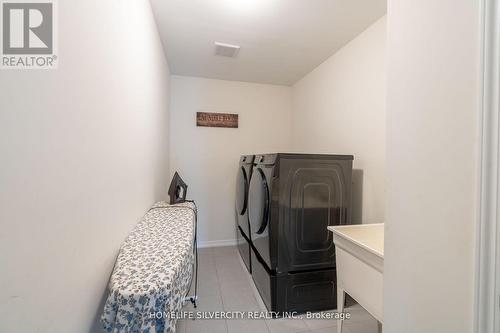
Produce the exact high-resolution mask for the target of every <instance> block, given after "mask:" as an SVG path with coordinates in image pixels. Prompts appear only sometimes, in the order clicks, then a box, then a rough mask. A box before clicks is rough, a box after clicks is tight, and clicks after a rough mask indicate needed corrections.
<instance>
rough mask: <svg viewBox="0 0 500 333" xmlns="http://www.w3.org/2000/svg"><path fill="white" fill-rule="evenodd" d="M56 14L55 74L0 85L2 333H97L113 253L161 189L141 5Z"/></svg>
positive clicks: (162, 140)
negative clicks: (57, 21) (57, 26)
mask: <svg viewBox="0 0 500 333" xmlns="http://www.w3.org/2000/svg"><path fill="white" fill-rule="evenodd" d="M58 4H59V18H58V19H59V68H58V69H57V70H49V71H17V70H12V71H7V70H5V71H1V73H0V91H1V95H2V98H0V159H1V162H0V184H1V186H0V332H40V333H44V332H47V333H57V332H61V333H67V332H89V331H94V330H95V331H98V327H99V325H98V323H97V322H96V321H95V320H96V319H98V317H99V315H100V313H101V311H102V303H101V302H102V299H103V297H104V295H105V292H106V287H107V282H108V278H109V275H110V274H111V270H112V268H113V264H114V261H115V256H116V255H117V252H118V249H119V246H120V244H121V243H122V241H123V240H124V238H125V237H126V235H127V233H128V232H129V231H130V230H131V228H132V227H133V226H134V225H135V223H137V221H138V219H139V218H140V217H141V216H142V215H143V214H144V212H145V210H146V209H147V208H148V207H149V206H150V205H151V204H152V203H153V202H154V201H155V200H158V199H161V198H164V197H166V188H167V186H168V182H169V174H168V113H167V111H168V109H167V108H168V100H167V99H168V98H167V96H168V67H167V64H166V61H165V58H164V55H163V51H162V48H161V43H160V41H159V38H158V36H157V30H156V27H155V24H154V20H153V16H152V13H151V9H150V5H149V2H148V1H146V0H142V1H132V0H127V1H123V0H121V1H119V0H110V1H100V0H85V1H59V2H58Z"/></svg>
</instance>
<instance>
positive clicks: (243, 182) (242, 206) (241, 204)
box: [236, 167, 248, 215]
mask: <svg viewBox="0 0 500 333" xmlns="http://www.w3.org/2000/svg"><path fill="white" fill-rule="evenodd" d="M247 203H248V175H247V172H246V170H245V168H244V167H240V170H239V171H238V179H237V180H236V211H237V212H238V214H239V215H243V214H245V213H246V211H247Z"/></svg>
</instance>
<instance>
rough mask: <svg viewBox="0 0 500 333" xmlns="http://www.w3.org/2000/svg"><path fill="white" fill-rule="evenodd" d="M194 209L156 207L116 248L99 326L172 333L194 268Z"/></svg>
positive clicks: (130, 332)
mask: <svg viewBox="0 0 500 333" xmlns="http://www.w3.org/2000/svg"><path fill="white" fill-rule="evenodd" d="M195 214H196V211H195V206H194V204H193V203H190V202H186V203H181V204H176V205H169V204H168V203H166V202H158V203H156V204H155V205H153V207H152V208H151V209H150V210H149V211H148V212H147V213H146V215H145V216H144V217H143V218H142V219H141V221H140V222H139V223H138V224H137V225H136V226H135V228H134V229H133V230H132V232H131V233H130V234H129V235H128V237H127V239H126V240H125V242H124V243H123V244H122V246H121V248H120V252H119V254H118V258H117V260H116V263H115V267H114V269H113V274H112V276H111V279H110V282H109V286H108V289H109V295H108V298H107V300H106V303H105V305H104V311H103V314H102V317H101V322H102V323H103V326H104V328H105V330H106V331H108V332H113V333H122V332H127V333H135V332H137V333H164V332H169V333H170V332H175V324H176V319H175V316H169V315H168V314H170V313H173V312H176V311H179V310H180V309H181V308H182V306H183V303H184V296H185V295H186V294H187V292H188V291H189V287H190V283H191V279H192V275H193V263H194V260H195V258H194V254H193V246H194V237H195Z"/></svg>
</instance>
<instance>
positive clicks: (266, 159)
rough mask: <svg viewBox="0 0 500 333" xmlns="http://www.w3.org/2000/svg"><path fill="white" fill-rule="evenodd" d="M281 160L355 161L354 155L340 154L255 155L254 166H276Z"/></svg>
mask: <svg viewBox="0 0 500 333" xmlns="http://www.w3.org/2000/svg"><path fill="white" fill-rule="evenodd" d="M281 158H286V159H316V160H322V159H324V160H349V161H352V160H354V156H353V155H339V154H304V153H272V154H260V155H255V158H254V162H253V163H254V164H274V163H275V162H276V161H277V160H279V159H281Z"/></svg>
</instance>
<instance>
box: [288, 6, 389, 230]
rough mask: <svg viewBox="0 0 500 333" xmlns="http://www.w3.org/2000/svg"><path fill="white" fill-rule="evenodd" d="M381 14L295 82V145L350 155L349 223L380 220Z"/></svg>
mask: <svg viewBox="0 0 500 333" xmlns="http://www.w3.org/2000/svg"><path fill="white" fill-rule="evenodd" d="M385 48H386V18H385V16H384V17H383V18H381V19H379V20H378V21H377V22H375V23H374V24H373V25H371V26H370V27H369V28H368V29H367V30H366V31H364V32H363V33H361V34H360V35H359V36H358V37H356V38H355V39H354V40H352V41H351V42H350V43H349V44H347V45H346V46H344V47H343V48H342V49H341V50H340V51H338V52H337V53H335V54H334V55H333V56H331V57H330V58H329V59H328V60H326V61H325V62H324V63H323V64H321V65H320V66H318V67H317V68H316V69H315V70H314V71H312V72H311V73H309V74H308V75H306V76H305V77H304V78H302V79H301V80H300V81H298V82H297V83H296V84H295V85H294V86H293V148H294V149H295V150H298V151H305V152H324V153H345V154H354V166H353V167H354V169H355V170H354V173H353V182H354V184H353V197H352V200H353V221H354V222H367V223H375V222H383V221H384V196H385V195H384V187H385V186H384V180H385V174H384V173H385V129H386V127H385V108H386V107H385V85H386V82H385V77H386V69H385Z"/></svg>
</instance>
